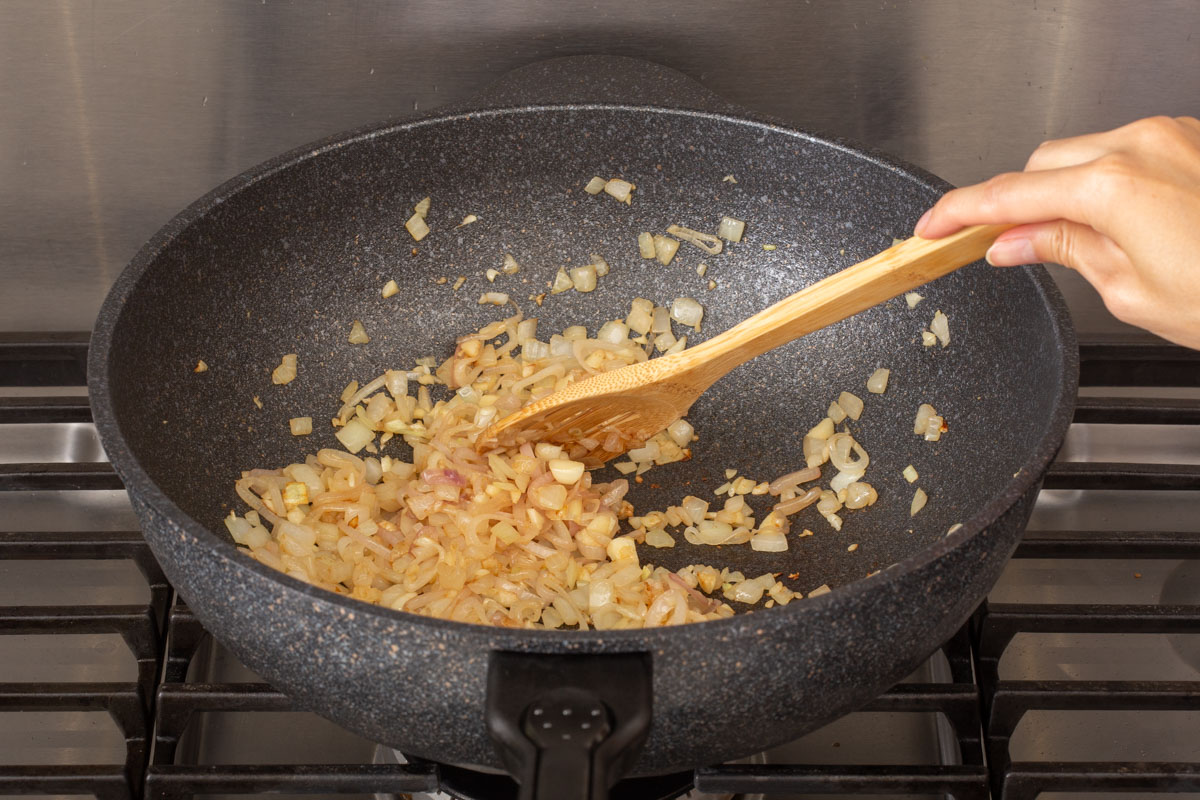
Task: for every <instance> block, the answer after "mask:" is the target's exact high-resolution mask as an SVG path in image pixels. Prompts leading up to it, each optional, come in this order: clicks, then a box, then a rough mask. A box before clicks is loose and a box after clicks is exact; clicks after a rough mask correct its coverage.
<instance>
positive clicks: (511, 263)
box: [500, 253, 521, 275]
mask: <svg viewBox="0 0 1200 800" xmlns="http://www.w3.org/2000/svg"><path fill="white" fill-rule="evenodd" d="M520 270H521V265H520V264H518V263H517V260H516V259H515V258H513V257H512V254H511V253H505V254H504V266H502V267H500V271H501V272H503V273H504V274H505V275H516V274H517V273H518V272H519V271H520Z"/></svg>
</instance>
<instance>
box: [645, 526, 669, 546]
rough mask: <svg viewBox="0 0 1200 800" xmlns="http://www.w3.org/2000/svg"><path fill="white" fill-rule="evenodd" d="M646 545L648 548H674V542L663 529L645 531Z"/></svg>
mask: <svg viewBox="0 0 1200 800" xmlns="http://www.w3.org/2000/svg"><path fill="white" fill-rule="evenodd" d="M646 544H647V545H649V546H650V547H674V546H675V540H674V539H673V538H671V534H669V533H667V532H666V530H664V529H663V528H651V529H650V530H648V531H646Z"/></svg>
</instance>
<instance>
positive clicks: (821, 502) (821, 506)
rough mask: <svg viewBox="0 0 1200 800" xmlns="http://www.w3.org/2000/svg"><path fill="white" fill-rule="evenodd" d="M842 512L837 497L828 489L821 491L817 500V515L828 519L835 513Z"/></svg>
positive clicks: (840, 502) (840, 503)
mask: <svg viewBox="0 0 1200 800" xmlns="http://www.w3.org/2000/svg"><path fill="white" fill-rule="evenodd" d="M841 510H842V501H841V500H838V498H837V495H836V494H834V493H833V492H832V491H830V490H829V489H824V490H822V491H821V496H820V498H819V499H818V500H817V513H818V514H820V515H821V516H823V517H828V516H829V515H830V514H833V513H835V512H837V511H841Z"/></svg>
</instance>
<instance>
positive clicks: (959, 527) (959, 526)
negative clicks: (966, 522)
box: [946, 522, 963, 536]
mask: <svg viewBox="0 0 1200 800" xmlns="http://www.w3.org/2000/svg"><path fill="white" fill-rule="evenodd" d="M962 526H963V524H962V523H961V522H956V523H954V524H953V525H951V526H950V527H949V529H947V531H946V535H947V536H949V535H950V534H952V533H957V532H958V531H960V530H962Z"/></svg>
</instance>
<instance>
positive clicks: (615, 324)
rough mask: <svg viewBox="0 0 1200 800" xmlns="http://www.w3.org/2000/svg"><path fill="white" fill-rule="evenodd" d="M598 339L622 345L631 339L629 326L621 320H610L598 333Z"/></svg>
mask: <svg viewBox="0 0 1200 800" xmlns="http://www.w3.org/2000/svg"><path fill="white" fill-rule="evenodd" d="M596 338H597V339H599V340H600V341H602V342H608V343H609V344H621V343H622V342H625V341H626V340H628V339H629V326H628V325H626V324H625V323H624V322H621V320H619V319H614V320H609V321H608V322H606V323H604V324H603V325H601V326H600V330H598V331H596Z"/></svg>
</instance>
